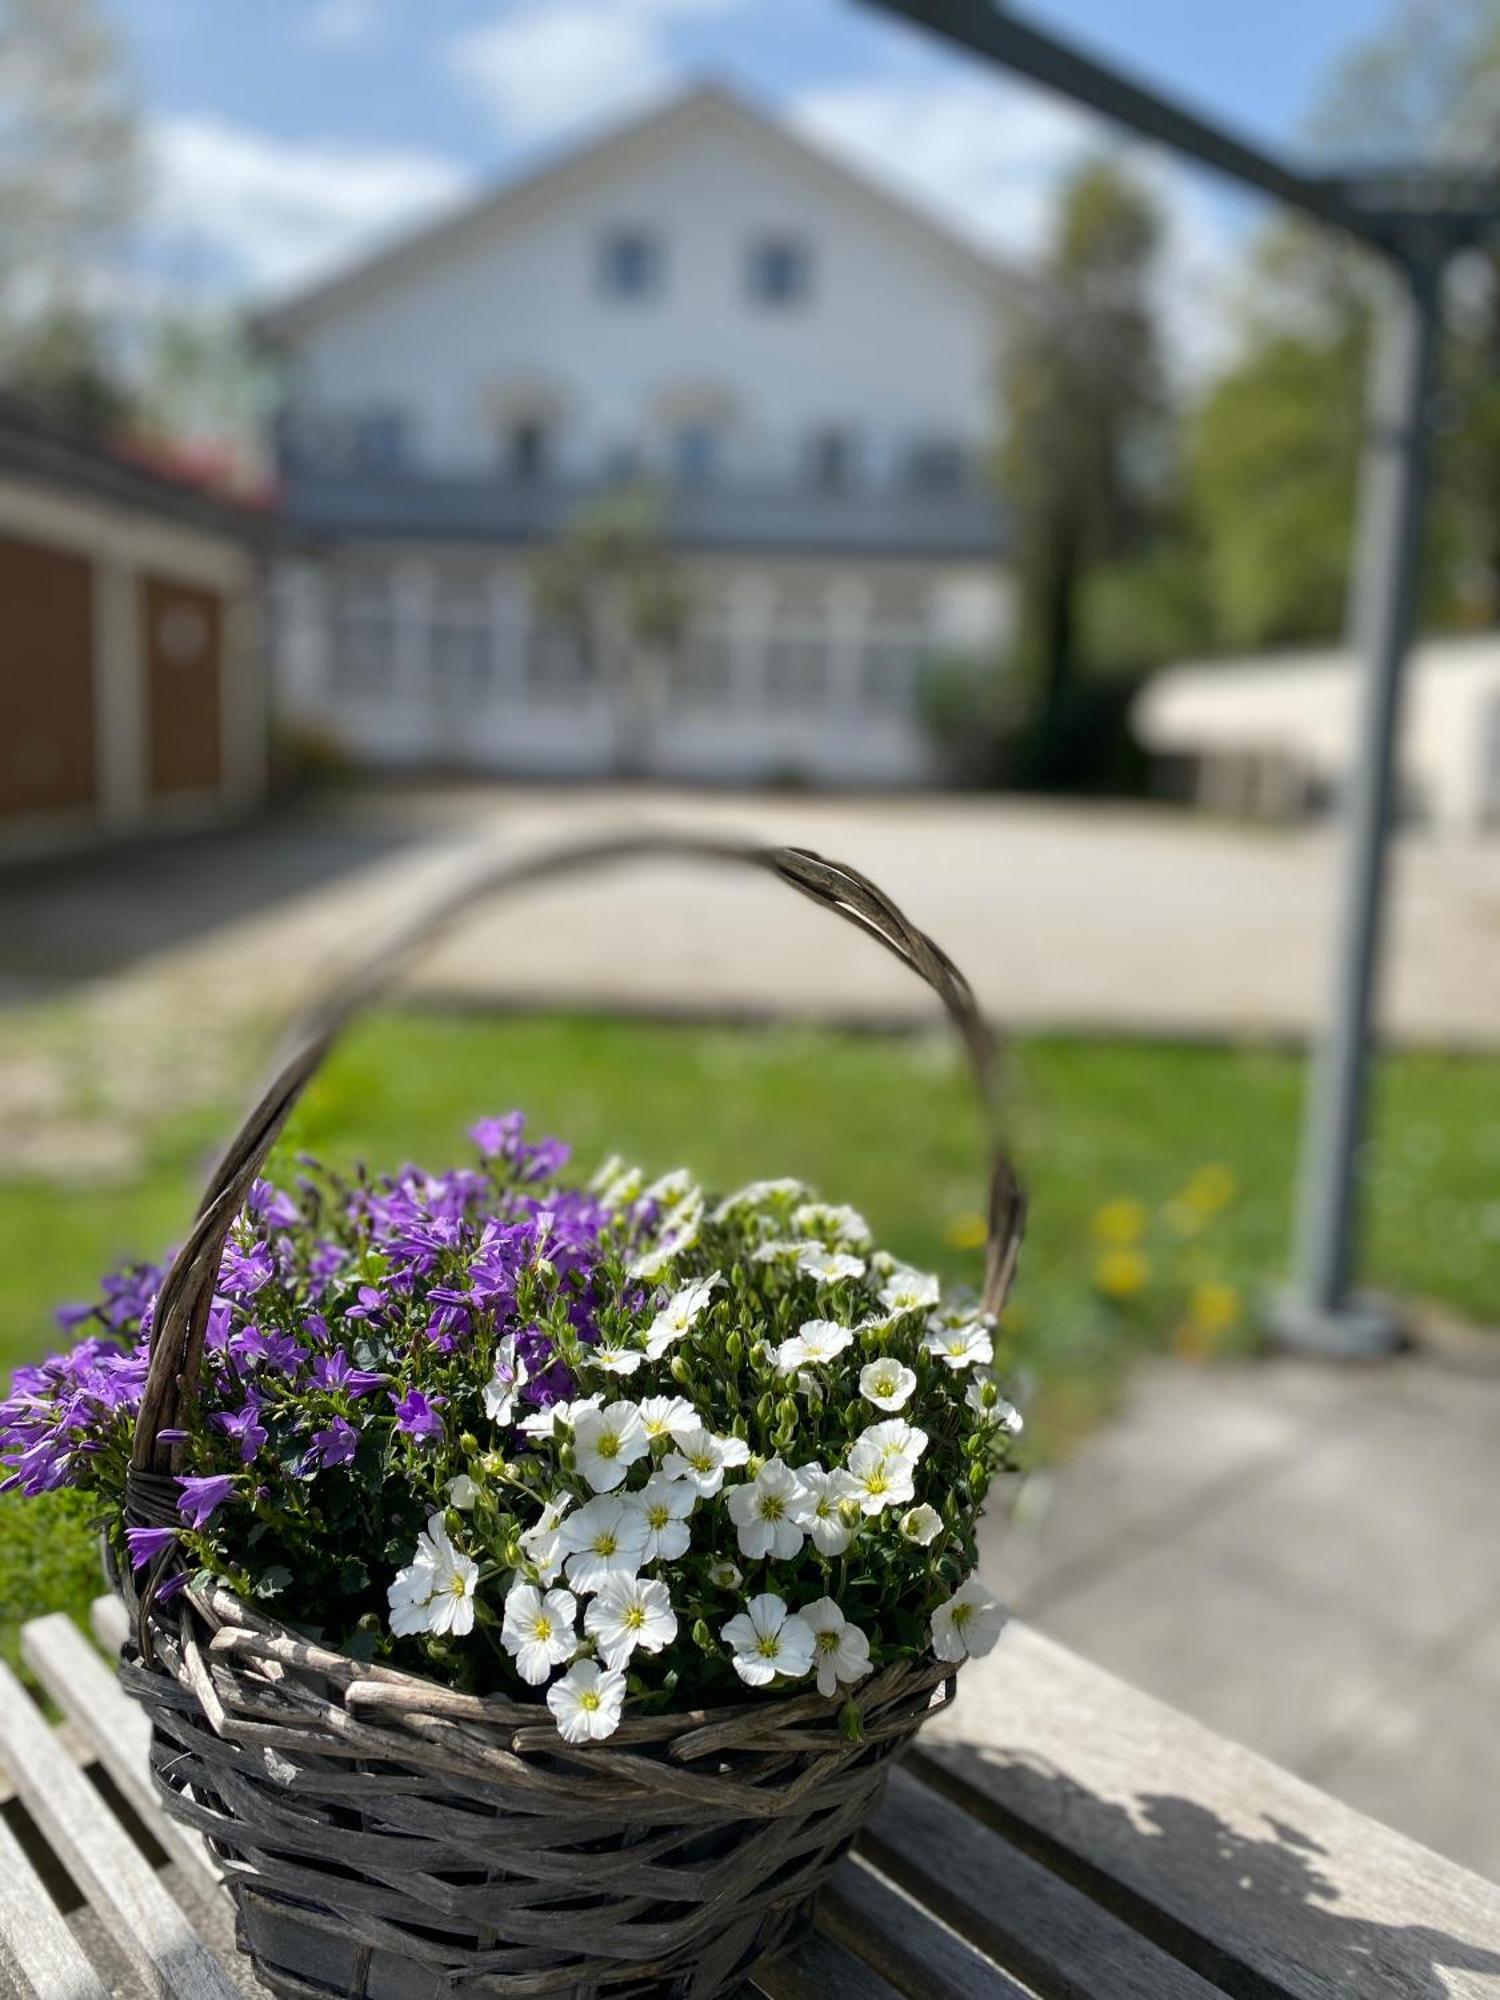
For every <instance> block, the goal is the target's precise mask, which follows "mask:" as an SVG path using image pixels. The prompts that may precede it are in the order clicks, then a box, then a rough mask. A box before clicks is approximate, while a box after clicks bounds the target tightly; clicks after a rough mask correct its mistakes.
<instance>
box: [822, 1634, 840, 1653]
mask: <svg viewBox="0 0 1500 2000" xmlns="http://www.w3.org/2000/svg"><path fill="white" fill-rule="evenodd" d="M838 1649H839V1635H838V1633H837V1632H820V1633H819V1634H818V1651H819V1652H820V1653H836V1652H837V1651H838Z"/></svg>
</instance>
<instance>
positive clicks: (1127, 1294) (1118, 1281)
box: [1094, 1250, 1151, 1299]
mask: <svg viewBox="0 0 1500 2000" xmlns="http://www.w3.org/2000/svg"><path fill="white" fill-rule="evenodd" d="M1150 1278H1151V1266H1150V1264H1149V1263H1148V1262H1147V1261H1146V1259H1145V1258H1144V1257H1143V1256H1142V1255H1141V1253H1140V1251H1139V1250H1106V1251H1105V1253H1104V1255H1103V1256H1102V1257H1101V1258H1100V1259H1099V1261H1098V1262H1097V1263H1096V1264H1095V1266H1094V1284H1095V1286H1096V1288H1097V1289H1098V1290H1099V1291H1101V1292H1103V1294H1104V1296H1105V1297H1106V1298H1107V1299H1132V1298H1134V1297H1135V1296H1136V1294H1137V1293H1138V1292H1142V1291H1144V1290H1145V1288H1146V1286H1147V1284H1148V1283H1149V1281H1150Z"/></svg>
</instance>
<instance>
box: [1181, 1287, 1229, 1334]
mask: <svg viewBox="0 0 1500 2000" xmlns="http://www.w3.org/2000/svg"><path fill="white" fill-rule="evenodd" d="M1188 1316H1189V1318H1190V1319H1191V1321H1192V1323H1193V1325H1194V1326H1195V1327H1196V1328H1197V1329H1198V1331H1199V1332H1200V1333H1203V1334H1207V1335H1209V1336H1210V1337H1212V1336H1214V1335H1217V1334H1221V1333H1228V1331H1229V1329H1230V1328H1231V1327H1232V1326H1233V1325H1234V1323H1235V1321H1236V1320H1237V1319H1238V1318H1239V1316H1240V1295H1239V1293H1238V1292H1237V1291H1236V1290H1235V1288H1234V1286H1233V1285H1226V1284H1224V1283H1223V1281H1222V1280H1221V1279H1217V1278H1211V1279H1208V1280H1206V1281H1205V1282H1204V1283H1202V1284H1200V1285H1194V1287H1193V1289H1192V1292H1191V1293H1190V1294H1189V1297H1188Z"/></svg>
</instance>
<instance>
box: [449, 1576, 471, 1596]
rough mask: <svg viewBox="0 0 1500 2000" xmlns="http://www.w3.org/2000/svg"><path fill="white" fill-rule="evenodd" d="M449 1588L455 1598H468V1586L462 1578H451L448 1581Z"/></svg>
mask: <svg viewBox="0 0 1500 2000" xmlns="http://www.w3.org/2000/svg"><path fill="white" fill-rule="evenodd" d="M448 1588H449V1589H450V1590H451V1591H452V1593H453V1595H454V1596H455V1597H467V1596H468V1586H467V1585H466V1584H465V1582H464V1580H463V1578H462V1577H461V1576H452V1577H450V1578H449V1579H448Z"/></svg>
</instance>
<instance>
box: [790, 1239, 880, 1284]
mask: <svg viewBox="0 0 1500 2000" xmlns="http://www.w3.org/2000/svg"><path fill="white" fill-rule="evenodd" d="M797 1269H798V1270H799V1271H801V1272H803V1273H804V1274H805V1275H806V1276H807V1277H809V1278H811V1279H812V1280H813V1281H814V1282H815V1283H816V1284H819V1285H836V1284H837V1283H838V1282H839V1280H840V1278H862V1277H863V1276H864V1275H865V1260H864V1258H863V1257H851V1256H850V1255H849V1253H848V1251H847V1250H830V1249H829V1248H828V1246H827V1245H826V1244H824V1243H804V1244H803V1245H802V1247H801V1249H800V1250H799V1251H798V1252H797Z"/></svg>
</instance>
